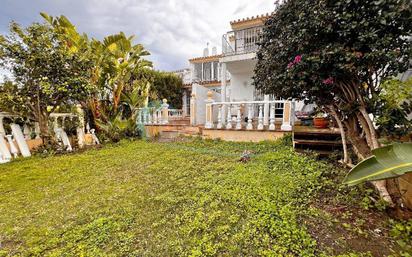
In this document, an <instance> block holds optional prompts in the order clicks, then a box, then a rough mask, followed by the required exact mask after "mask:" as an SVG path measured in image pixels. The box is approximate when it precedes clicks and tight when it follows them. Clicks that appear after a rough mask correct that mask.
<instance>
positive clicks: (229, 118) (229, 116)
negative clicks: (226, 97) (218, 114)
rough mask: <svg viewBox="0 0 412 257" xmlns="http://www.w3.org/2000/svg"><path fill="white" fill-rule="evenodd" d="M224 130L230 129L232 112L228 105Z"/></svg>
mask: <svg viewBox="0 0 412 257" xmlns="http://www.w3.org/2000/svg"><path fill="white" fill-rule="evenodd" d="M226 129H232V110H231V104H228V105H227V121H226Z"/></svg>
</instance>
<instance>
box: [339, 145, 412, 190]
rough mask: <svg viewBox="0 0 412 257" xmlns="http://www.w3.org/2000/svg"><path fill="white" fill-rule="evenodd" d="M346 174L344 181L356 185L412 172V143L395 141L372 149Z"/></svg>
mask: <svg viewBox="0 0 412 257" xmlns="http://www.w3.org/2000/svg"><path fill="white" fill-rule="evenodd" d="M372 154H373V156H372V157H370V158H368V159H366V160H364V161H362V162H361V163H359V164H358V165H356V167H354V168H353V169H352V170H351V171H350V172H349V173H348V175H347V176H346V178H345V179H344V181H343V183H345V184H349V185H356V184H359V183H362V182H365V181H376V180H383V179H389V178H396V177H399V176H401V175H403V174H405V173H408V172H412V143H404V144H400V143H395V144H392V145H388V146H385V147H381V148H378V149H375V150H373V151H372Z"/></svg>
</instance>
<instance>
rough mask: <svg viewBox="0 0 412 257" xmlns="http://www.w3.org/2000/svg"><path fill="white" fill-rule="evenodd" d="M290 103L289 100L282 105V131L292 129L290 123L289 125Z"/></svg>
mask: <svg viewBox="0 0 412 257" xmlns="http://www.w3.org/2000/svg"><path fill="white" fill-rule="evenodd" d="M291 107H292V105H291V102H289V101H286V102H285V104H284V106H283V122H282V126H281V127H280V129H281V130H282V131H292V125H291V121H292V119H291V116H292V108H291Z"/></svg>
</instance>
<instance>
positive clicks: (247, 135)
mask: <svg viewBox="0 0 412 257" xmlns="http://www.w3.org/2000/svg"><path fill="white" fill-rule="evenodd" d="M286 133H287V132H280V131H242V130H223V129H222V130H217V129H205V130H203V132H202V135H203V138H206V139H222V140H224V141H233V142H261V141H266V140H276V139H279V138H282V137H283V136H284V135H285V134H286Z"/></svg>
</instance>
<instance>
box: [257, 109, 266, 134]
mask: <svg viewBox="0 0 412 257" xmlns="http://www.w3.org/2000/svg"><path fill="white" fill-rule="evenodd" d="M263 128H264V126H263V104H259V118H258V127H257V129H258V130H263Z"/></svg>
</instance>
